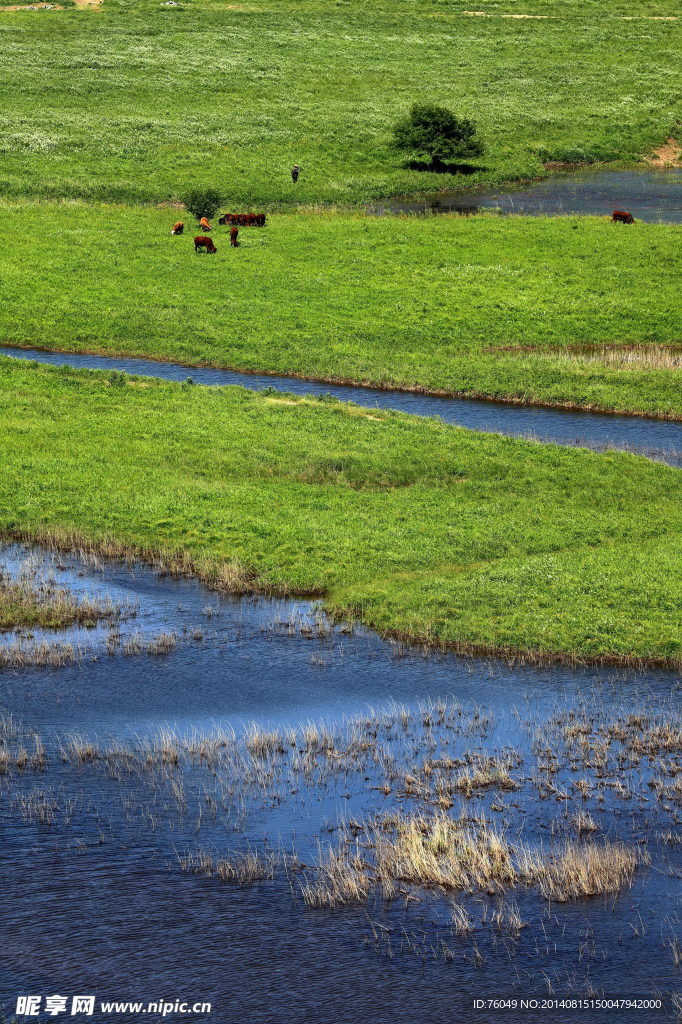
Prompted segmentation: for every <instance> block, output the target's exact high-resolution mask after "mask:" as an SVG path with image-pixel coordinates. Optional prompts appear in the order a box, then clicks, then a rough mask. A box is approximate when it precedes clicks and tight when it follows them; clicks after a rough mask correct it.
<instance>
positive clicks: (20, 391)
mask: <svg viewBox="0 0 682 1024" xmlns="http://www.w3.org/2000/svg"><path fill="white" fill-rule="evenodd" d="M0 367H1V369H2V373H1V374H0V417H1V419H0V423H1V430H0V438H1V439H2V440H1V444H2V453H1V457H2V465H3V473H2V476H1V477H0V510H1V511H0V530H2V531H3V532H4V533H5V534H9V533H15V534H22V535H24V536H34V537H37V536H40V537H50V536H52V537H57V538H58V537H61V536H66V535H69V534H73V533H76V534H78V535H79V536H81V537H84V538H86V539H88V540H90V541H92V542H100V543H104V542H105V541H106V540H107V539H110V538H115V539H116V541H117V542H118V543H121V544H124V545H127V546H129V547H130V549H131V550H138V551H139V550H145V551H161V550H172V551H180V552H182V553H183V554H184V555H185V556H186V557H187V558H188V559H189V560H190V562H191V563H192V564H199V563H203V564H204V565H206V564H208V565H210V566H212V567H213V572H214V573H215V574H219V573H220V572H221V567H222V566H223V565H224V563H229V564H230V565H232V570H231V571H234V564H235V562H236V563H238V564H239V566H241V569H240V570H239V571H240V573H241V574H242V576H243V577H244V578H246V579H249V580H250V581H251V584H250V585H260V586H265V587H271V588H275V589H276V590H279V591H281V592H291V591H297V592H317V593H322V594H323V595H324V600H325V603H326V605H327V607H329V608H330V609H332V610H334V611H336V612H338V613H340V614H352V615H355V616H358V617H360V618H361V619H362V620H363V621H364V622H365V623H367V624H368V625H371V626H375V627H377V628H379V629H381V630H383V631H386V632H395V633H398V634H401V635H405V636H409V637H410V638H412V639H419V640H425V641H429V642H441V643H453V644H458V645H462V646H464V648H466V647H468V646H472V647H473V648H474V649H500V648H504V649H510V650H513V651H527V652H534V653H536V654H544V655H551V654H554V653H556V652H571V653H572V654H575V655H576V656H579V657H580V656H583V657H588V658H599V657H610V656H618V655H621V656H626V657H627V656H637V657H642V658H648V659H670V660H673V661H679V656H680V650H681V648H682V644H681V641H680V635H679V624H680V623H679V609H680V607H681V606H682V573H680V568H681V565H680V562H681V552H682V547H681V545H680V534H681V532H682V501H681V500H680V499H681V498H682V474H680V473H679V471H676V470H674V469H671V468H669V467H666V466H663V465H658V464H655V463H652V462H650V461H648V460H647V459H644V458H640V457H637V456H633V455H628V454H625V453H608V454H604V455H597V454H594V453H591V452H588V451H584V450H580V449H571V448H561V447H558V446H553V445H545V444H539V443H533V442H530V441H524V440H515V439H511V438H503V437H498V436H496V435H486V434H477V433H474V432H470V431H467V430H463V429H458V428H453V427H450V426H447V425H445V424H443V423H441V422H439V421H437V420H431V419H421V418H417V417H410V416H406V415H402V414H398V413H392V412H385V411H371V412H370V411H368V410H365V409H362V408H360V407H357V406H353V405H348V404H345V403H339V402H329V401H321V400H310V399H295V398H293V397H286V396H282V395H276V396H275V395H268V394H256V393H254V392H251V391H248V390H244V389H241V388H225V389H207V388H203V387H199V386H192V385H188V384H185V385H179V384H168V383H165V382H161V381H158V380H154V379H151V378H121V376H120V375H116V374H111V375H106V374H104V373H98V372H90V371H77V370H70V369H68V368H59V369H58V368H47V367H40V366H38V365H30V364H17V363H16V362H14V361H12V360H8V359H2V360H0ZM208 575H210V572H209V573H208Z"/></svg>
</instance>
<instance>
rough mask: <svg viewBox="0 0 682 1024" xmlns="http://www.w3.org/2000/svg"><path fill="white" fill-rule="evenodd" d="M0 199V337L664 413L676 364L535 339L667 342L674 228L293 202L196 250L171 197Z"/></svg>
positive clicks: (676, 268) (673, 321)
mask: <svg viewBox="0 0 682 1024" xmlns="http://www.w3.org/2000/svg"><path fill="white" fill-rule="evenodd" d="M1 212H2V216H1V217H0V280H2V287H3V302H2V304H0V342H9V343H13V344H23V345H28V346H40V347H45V348H58V349H65V350H74V351H79V350H81V351H95V352H105V353H119V354H121V353H127V354H133V355H147V356H153V357H157V358H161V359H170V360H174V361H176V362H187V363H207V364H211V365H216V366H227V367H233V368H238V369H251V370H271V371H279V372H283V373H298V374H302V375H306V376H310V377H318V378H328V379H333V378H336V379H350V380H357V381H363V382H372V383H385V384H393V385H395V384H397V385H403V386H415V385H419V386H424V387H428V388H432V389H439V388H440V389H447V390H451V391H456V392H462V393H468V394H477V393H478V394H486V395H490V396H493V397H501V396H512V397H516V398H521V399H532V400H535V401H545V402H567V403H574V404H578V405H592V406H595V407H600V408H606V409H621V410H640V411H648V412H659V413H667V414H674V415H678V416H679V415H682V388H681V387H680V378H681V374H680V370H679V368H677V369H676V368H675V367H674V366H673V367H662V368H657V367H656V366H654V367H653V368H648V367H642V366H640V365H639V364H638V363H637V362H635V363H633V364H631V365H629V366H627V367H625V368H623V367H621V366H619V365H612V364H610V363H606V362H603V361H602V362H600V361H599V360H597V361H588V360H584V359H582V358H573V357H571V358H566V357H565V356H561V355H559V356H558V355H556V354H553V350H554V349H555V348H557V347H558V348H560V349H564V350H565V349H566V348H567V346H571V345H595V346H599V345H610V344H613V345H627V344H631V345H636V344H641V343H646V342H648V343H652V344H659V345H666V344H670V343H675V342H677V343H679V342H680V340H681V339H682V315H681V309H680V302H679V278H680V267H681V263H682V259H681V251H680V244H679V243H680V230H681V229H680V228H679V227H664V226H659V225H645V224H636V225H635V226H634V227H623V226H622V225H613V224H611V223H610V222H609V221H607V220H606V219H603V220H601V219H596V218H555V219H549V218H532V217H530V218H521V217H515V218H511V219H502V218H499V217H496V216H494V215H483V216H476V217H472V218H458V217H439V218H437V217H433V218H429V219H416V218H394V217H389V218H368V217H363V216H359V215H334V214H303V213H298V214H287V215H276V216H273V217H271V218H270V223H269V225H268V226H267V227H266V228H264V229H256V228H251V229H248V228H243V229H242V230H241V232H240V237H241V239H242V240H243V241H242V245H241V246H240V248H239V249H231V248H230V246H229V238H228V236H227V232H226V231H225V229H219V230H218V229H216V230H215V232H214V237H215V240H216V242H217V245H218V253H217V255H215V256H206V255H202V256H197V255H195V253H194V249H193V243H192V237H193V235H194V230H193V225H192V224H191V223H189V224H188V229H187V232H186V233H185V234H184V235H183V236H180V237H172V236H171V235H170V227H171V224H172V221H173V219H174V215H175V211H169V210H156V209H153V208H143V209H140V208H131V207H123V206H121V207H116V206H106V205H96V204H92V205H89V204H85V203H72V202H69V203H50V202H44V203H40V204H38V205H36V204H25V203H18V204H14V205H11V204H5V205H4V206H3V207H2V208H1ZM507 346H512V347H513V346H529V347H532V348H534V349H537V351H536V352H530V353H527V352H526V353H524V352H521V353H519V352H504V351H502V352H500V351H495V350H498V349H504V348H505V347H507ZM548 353H549V354H548Z"/></svg>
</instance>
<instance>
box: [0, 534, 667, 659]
mask: <svg viewBox="0 0 682 1024" xmlns="http://www.w3.org/2000/svg"><path fill="white" fill-rule="evenodd" d="M0 541H2V542H5V543H21V544H35V545H37V546H39V547H42V548H44V549H46V550H48V551H56V552H65V553H66V552H68V553H75V554H77V555H79V556H80V557H81V558H83V559H85V560H87V559H89V558H90V559H102V560H103V561H106V562H110V563H114V562H119V563H120V562H137V563H140V564H143V565H146V566H148V567H149V568H151V569H153V570H154V571H155V572H158V573H159V575H160V576H164V575H168V576H175V577H178V578H185V579H197V580H199V582H200V583H202V584H204V586H206V587H208V588H209V589H211V590H214V591H216V592H218V593H224V594H232V595H233V596H235V597H248V596H253V597H270V598H282V599H293V598H300V599H305V600H318V601H319V602H320V605H321V607H322V609H323V611H324V612H325V613H326V614H327V615H328V616H329V617H330V619H331V620H332V622H334V623H336V624H341V623H342V622H350V623H355V624H358V625H361V626H363V627H364V628H366V629H369V630H371V631H372V632H373V633H375V634H376V635H377V636H379V637H380V638H381V639H383V640H394V641H396V642H398V643H402V644H409V646H411V647H413V648H416V649H421V650H422V651H423V652H424V653H425V654H427V653H435V652H440V653H451V654H456V655H458V656H459V657H464V658H493V659H495V660H498V661H502V662H504V663H506V664H508V665H514V664H523V665H567V666H570V667H572V668H580V667H583V666H584V667H587V666H595V667H603V668H632V669H634V670H635V671H643V670H644V669H647V668H652V669H659V670H664V671H676V670H678V669H682V656H680V657H667V656H663V655H634V654H632V655H630V654H618V653H615V652H612V653H609V652H604V653H602V654H594V655H590V654H580V653H578V652H576V651H562V650H547V651H545V650H539V649H537V650H536V649H532V648H513V647H507V646H504V645H496V644H476V643H470V642H467V641H449V642H444V641H439V640H437V639H435V638H434V637H433V636H428V637H427V636H424V635H420V634H419V633H411V632H409V631H406V630H399V629H391V628H375V627H373V626H372V625H371V623H369V622H366V621H364V619H363V617H362V615H359V616H357V617H356V616H353V615H349V614H348V613H347V611H345V610H344V609H343V607H337V608H335V607H334V606H333V604H327V602H326V600H325V598H326V597H327V593H326V591H324V590H323V589H312V590H300V589H297V588H295V587H283V586H275V585H272V584H269V583H266V582H265V581H264V580H262V579H260V578H259V576H258V574H257V573H256V572H255V571H254V570H251V569H248V568H247V567H245V566H243V565H241V564H240V563H237V562H232V563H223V564H222V565H220V564H217V563H216V562H214V561H213V560H212V559H210V558H206V559H204V560H202V561H197V560H194V559H192V558H190V557H189V556H188V555H187V553H186V552H185V551H183V550H181V549H166V550H164V549H163V548H153V547H149V548H142V547H137V546H135V545H130V544H126V543H125V542H124V541H120V540H117V539H116V538H115V537H110V536H106V537H101V538H93V537H90V536H88V534H86V533H84V532H82V531H78V530H74V529H69V530H65V531H62V530H59V529H55V528H52V529H49V528H41V527H33V528H31V527H22V528H18V527H14V528H9V527H6V528H2V527H0Z"/></svg>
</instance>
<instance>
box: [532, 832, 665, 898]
mask: <svg viewBox="0 0 682 1024" xmlns="http://www.w3.org/2000/svg"><path fill="white" fill-rule="evenodd" d="M639 863H648V855H647V854H646V853H644V852H642V853H640V854H639V855H638V854H637V852H636V851H635V850H633V849H631V848H629V847H627V846H625V845H624V844H623V843H614V842H607V841H604V842H603V843H599V844H596V843H576V842H567V843H566V844H565V846H564V847H563V848H561V849H559V850H557V851H556V852H554V853H552V854H550V855H549V857H540V856H538V855H537V854H535V855H530V857H529V858H528V859H527V860H526V864H525V871H524V873H525V874H526V877H527V878H528V879H529V880H532V881H533V882H535V883H536V884H537V885H538V886H539V888H540V891H541V893H542V894H543V896H546V897H547V899H549V900H553V901H555V902H557V903H565V902H567V901H568V900H575V899H580V898H582V897H584V896H600V895H603V894H605V893H612V892H618V891H620V890H621V889H625V888H627V887H629V886H630V885H631V884H632V880H633V877H634V874H635V871H636V870H637V865H638V864H639Z"/></svg>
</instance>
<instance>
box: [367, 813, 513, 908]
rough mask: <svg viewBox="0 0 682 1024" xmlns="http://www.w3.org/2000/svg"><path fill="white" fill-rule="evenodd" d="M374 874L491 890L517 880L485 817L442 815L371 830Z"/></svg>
mask: <svg viewBox="0 0 682 1024" xmlns="http://www.w3.org/2000/svg"><path fill="white" fill-rule="evenodd" d="M374 844H375V863H376V874H377V877H378V879H379V880H380V881H382V882H383V881H384V880H389V879H391V880H394V881H399V882H405V883H407V884H409V885H416V886H420V887H424V888H429V889H434V888H439V889H446V890H463V891H467V892H476V891H484V892H485V891H487V892H495V891H497V890H499V889H502V888H503V887H504V886H506V885H510V884H513V883H514V882H515V881H516V880H517V872H516V869H515V868H514V865H513V860H512V850H511V847H510V846H509V843H508V842H507V840H506V838H505V837H504V835H502V834H501V833H500V832H499V831H498V830H497V829H496V828H495V827H494V826H491V825H489V824H487V823H486V822H485V821H482V820H477V821H476V822H468V821H457V820H454V819H452V818H448V817H447V816H446V815H444V814H437V815H435V816H434V817H432V818H426V817H423V816H414V817H408V818H404V819H403V820H402V821H400V822H399V824H398V827H397V829H396V831H395V833H394V834H393V835H386V833H385V832H383V831H377V832H375V834H374Z"/></svg>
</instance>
